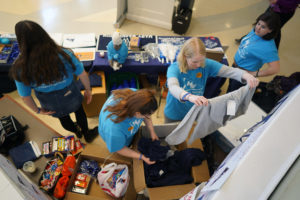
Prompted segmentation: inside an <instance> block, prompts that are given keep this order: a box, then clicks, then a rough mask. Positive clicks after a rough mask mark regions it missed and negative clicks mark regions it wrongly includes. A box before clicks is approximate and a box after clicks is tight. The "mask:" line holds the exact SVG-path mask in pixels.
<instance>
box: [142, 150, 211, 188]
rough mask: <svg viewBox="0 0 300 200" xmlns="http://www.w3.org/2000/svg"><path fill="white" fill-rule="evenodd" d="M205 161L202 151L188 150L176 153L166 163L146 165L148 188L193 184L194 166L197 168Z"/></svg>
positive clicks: (158, 162)
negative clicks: (192, 173) (192, 172)
mask: <svg viewBox="0 0 300 200" xmlns="http://www.w3.org/2000/svg"><path fill="white" fill-rule="evenodd" d="M204 159H205V153H204V152H203V151H201V150H200V149H196V148H187V149H184V150H182V151H176V152H175V154H174V155H173V156H171V157H169V158H168V159H167V160H165V161H157V162H156V163H155V164H153V165H147V164H146V163H144V170H145V177H146V184H147V186H148V187H160V186H169V185H180V184H187V183H191V182H193V177H192V176H191V169H192V166H197V165H200V164H201V163H202V161H203V160H204Z"/></svg>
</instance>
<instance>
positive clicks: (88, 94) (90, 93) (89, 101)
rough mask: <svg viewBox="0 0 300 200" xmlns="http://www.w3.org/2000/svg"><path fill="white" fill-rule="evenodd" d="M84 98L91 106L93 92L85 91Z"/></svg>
mask: <svg viewBox="0 0 300 200" xmlns="http://www.w3.org/2000/svg"><path fill="white" fill-rule="evenodd" d="M84 96H85V98H86V103H87V104H89V103H91V101H92V91H91V90H85V92H84Z"/></svg>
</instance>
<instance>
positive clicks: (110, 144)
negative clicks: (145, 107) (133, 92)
mask: <svg viewBox="0 0 300 200" xmlns="http://www.w3.org/2000/svg"><path fill="white" fill-rule="evenodd" d="M117 101H118V100H117ZM115 103H116V101H115V100H114V99H113V95H110V97H109V98H108V99H107V100H106V102H105V104H104V105H103V107H102V109H101V112H100V115H99V125H98V132H99V134H100V136H101V137H102V139H103V140H104V142H105V143H106V146H107V149H108V150H109V152H116V151H119V150H121V149H122V148H123V147H125V146H129V145H130V143H131V141H132V139H133V136H134V135H135V134H136V132H137V131H138V129H139V127H140V126H141V124H142V121H143V120H144V119H142V118H136V117H129V118H126V119H125V120H124V121H122V122H120V123H115V122H113V121H112V120H111V118H113V119H115V118H116V116H115V115H112V116H111V118H107V116H108V115H109V114H110V113H111V112H109V111H107V110H106V111H104V110H105V108H106V107H107V106H108V105H114V104H115Z"/></svg>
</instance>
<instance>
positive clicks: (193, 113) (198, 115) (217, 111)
mask: <svg viewBox="0 0 300 200" xmlns="http://www.w3.org/2000/svg"><path fill="white" fill-rule="evenodd" d="M254 91H255V88H252V89H250V88H249V86H248V85H246V86H244V87H241V88H240V89H238V90H236V91H233V92H230V93H228V94H224V95H221V96H218V97H215V98H212V99H209V100H208V102H209V103H208V106H196V105H194V106H193V107H192V108H191V109H190V111H189V112H188V113H187V114H186V116H185V117H184V118H183V120H182V121H181V122H180V124H179V125H178V126H177V127H176V128H175V129H174V130H173V131H172V132H171V133H170V135H168V136H167V137H166V139H165V140H166V142H167V143H168V144H170V145H176V144H180V143H182V142H184V141H185V140H186V138H187V137H188V135H189V132H190V130H191V128H192V126H193V124H194V122H195V121H196V122H197V124H196V126H195V128H194V131H193V133H192V134H191V137H190V139H189V141H188V143H189V144H191V143H192V142H193V141H194V140H195V139H197V138H203V137H205V136H207V135H208V134H210V133H213V132H214V131H216V130H217V129H218V128H220V127H221V126H224V125H225V124H226V121H228V120H231V119H234V118H236V117H238V116H240V115H242V114H245V112H246V111H247V109H248V106H249V104H250V101H251V99H252V96H253V94H254ZM229 100H232V101H234V102H235V104H236V109H235V110H236V112H235V115H233V116H231V115H227V102H228V101H229Z"/></svg>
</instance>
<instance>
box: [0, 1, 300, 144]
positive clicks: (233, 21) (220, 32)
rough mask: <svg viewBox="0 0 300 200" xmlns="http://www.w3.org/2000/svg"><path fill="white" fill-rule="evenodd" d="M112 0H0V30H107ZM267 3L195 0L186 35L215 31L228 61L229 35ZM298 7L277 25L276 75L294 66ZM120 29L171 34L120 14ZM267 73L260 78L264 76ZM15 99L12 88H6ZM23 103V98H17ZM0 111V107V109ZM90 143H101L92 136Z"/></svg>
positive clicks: (53, 122) (240, 31)
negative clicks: (19, 25)
mask: <svg viewBox="0 0 300 200" xmlns="http://www.w3.org/2000/svg"><path fill="white" fill-rule="evenodd" d="M115 2H116V1H106V0H52V1H49V0H28V1H20V0H10V1H7V0H0V3H1V7H0V19H1V20H0V33H13V32H14V25H15V23H16V22H18V21H19V20H23V19H30V20H34V21H36V22H38V23H40V24H41V25H42V26H43V27H44V28H45V29H46V30H47V31H48V32H52V33H54V32H60V33H89V32H93V33H96V34H110V33H112V32H113V31H114V28H113V23H114V20H115V14H116V3H115ZM267 7H268V1H266V0H244V1H240V0H227V1H219V0H210V1H205V0H195V5H194V12H193V19H192V22H191V25H190V28H189V30H188V32H187V33H186V35H189V36H215V37H219V39H220V41H221V43H222V44H223V45H226V46H228V49H227V51H226V55H227V57H228V60H229V63H230V64H231V63H232V60H233V56H234V54H235V52H236V50H237V47H238V46H237V45H236V44H235V43H234V39H235V38H238V37H240V36H242V35H244V34H246V33H247V32H249V31H250V29H251V24H252V23H254V21H255V19H256V17H257V16H258V15H259V14H261V13H262V12H264V10H265V9H266V8H267ZM299 19H300V11H299V9H298V10H297V11H296V14H295V15H294V17H293V18H292V19H291V20H290V21H289V22H288V23H287V24H286V25H285V27H284V28H283V29H282V39H281V44H280V49H279V56H280V59H281V61H280V62H281V71H280V74H281V75H286V76H287V75H290V74H291V73H293V72H295V71H299V69H300V56H299V55H300V54H299V47H300V37H299V36H298V35H299V31H300V23H299ZM120 32H121V33H122V34H145V35H152V34H153V35H175V34H174V33H173V32H171V31H169V30H165V29H162V28H158V27H154V26H149V25H145V24H141V23H137V22H133V21H129V20H126V21H125V22H124V24H123V25H122V26H121V28H120ZM271 79H272V77H268V78H261V79H260V80H262V81H269V80H271ZM9 95H10V96H12V97H13V98H15V99H16V100H17V101H18V102H20V103H22V102H21V99H20V98H19V96H18V94H17V92H12V93H10V94H9ZM22 104H23V103H22ZM164 104H165V102H164V100H163V101H162V105H161V106H160V111H159V117H157V115H156V113H155V114H154V115H153V121H154V124H160V123H163V107H164ZM0 112H1V111H0ZM38 117H39V118H40V119H42V120H43V121H45V122H46V123H47V124H49V125H50V126H51V127H53V128H55V129H56V130H57V131H58V132H59V133H61V134H63V135H67V134H69V133H68V132H67V131H65V130H64V129H63V128H62V127H61V126H60V124H59V122H58V120H57V119H55V118H52V117H49V116H41V115H39V116H38ZM88 120H89V125H90V127H94V126H96V125H97V124H98V117H95V118H89V119H88ZM93 143H95V144H100V143H102V142H101V140H100V138H99V137H98V138H97V139H96V140H95V141H94V142H93Z"/></svg>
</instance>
